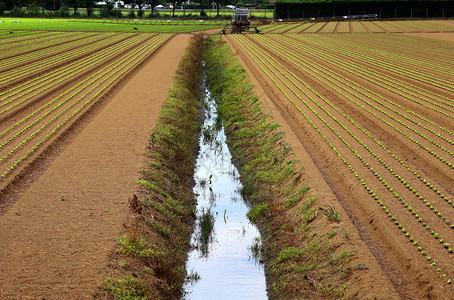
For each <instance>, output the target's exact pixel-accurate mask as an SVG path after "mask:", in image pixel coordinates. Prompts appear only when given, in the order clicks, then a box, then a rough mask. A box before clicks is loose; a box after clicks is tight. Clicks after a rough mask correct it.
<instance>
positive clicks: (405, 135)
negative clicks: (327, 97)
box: [312, 64, 454, 168]
mask: <svg viewBox="0 0 454 300" xmlns="http://www.w3.org/2000/svg"><path fill="white" fill-rule="evenodd" d="M312 65H314V64H312ZM318 66H319V65H318ZM319 68H320V67H319ZM325 74H327V72H325ZM330 76H332V75H330ZM330 81H331V80H330ZM331 82H332V81H331ZM350 82H351V81H350ZM333 83H334V82H333ZM342 88H343V87H342ZM343 89H344V90H345V88H343ZM355 90H356V89H355ZM357 91H358V90H357ZM363 94H364V93H363ZM364 95H366V96H367V94H364ZM368 98H370V99H373V98H372V97H371V96H368ZM350 100H351V101H352V102H353V103H355V104H356V105H357V106H359V107H360V108H362V109H364V110H366V111H367V112H369V113H370V114H372V115H373V116H374V117H376V118H377V119H379V120H381V121H382V122H384V123H385V124H387V125H388V126H390V127H391V128H393V129H394V130H396V131H397V132H399V133H400V134H402V135H403V136H404V137H406V138H407V139H409V140H410V141H412V142H413V143H415V144H416V145H418V146H419V147H420V148H422V149H424V150H425V151H427V152H428V153H429V154H430V155H432V156H434V157H435V158H437V159H438V160H440V161H441V162H443V163H444V164H446V165H447V166H449V167H450V168H454V165H453V163H451V161H449V160H448V159H446V158H445V157H443V156H441V155H439V154H438V153H436V152H435V151H433V150H432V149H431V148H429V147H426V146H424V145H423V144H422V143H421V142H420V141H418V140H416V139H415V138H413V137H412V136H410V135H408V134H406V133H405V132H403V131H402V130H400V129H399V128H397V127H396V126H394V125H393V124H392V123H390V122H389V121H386V120H385V119H383V118H381V117H380V116H378V115H377V114H375V113H374V112H372V111H370V110H369V109H368V108H366V107H365V106H364V105H362V104H360V103H358V102H356V101H354V100H352V99H351V98H350ZM361 100H362V101H363V102H365V103H367V104H368V105H370V106H372V107H373V108H375V109H376V110H378V111H380V112H381V113H383V114H385V115H387V116H388V117H390V118H392V119H393V120H395V121H397V122H398V123H400V124H401V125H403V126H404V127H406V128H408V129H410V130H411V131H413V132H414V133H416V134H418V135H419V136H420V137H422V138H424V139H425V140H427V141H428V142H430V143H432V144H433V145H435V146H437V147H438V148H440V149H441V150H443V151H445V152H446V153H447V154H449V155H450V156H453V157H454V152H453V151H450V150H448V149H447V148H446V147H444V146H442V145H440V144H439V143H438V142H436V141H434V140H432V139H430V138H429V137H427V136H426V135H424V134H422V133H420V132H419V131H417V130H416V129H414V128H413V127H412V126H408V125H407V124H405V123H403V122H402V121H401V120H399V119H397V118H396V117H394V116H392V115H391V114H389V113H387V112H385V111H383V110H382V109H380V108H379V107H377V106H376V105H374V104H372V103H370V102H368V101H367V100H366V99H365V98H361ZM373 100H374V99H373ZM374 101H376V102H379V101H378V100H374ZM380 103H381V102H380ZM392 110H393V111H395V110H394V109H392ZM395 112H397V111H395ZM397 113H398V112H397ZM398 114H400V113H398ZM407 118H408V119H411V118H409V117H407ZM413 123H416V124H419V123H418V122H416V121H414V120H413ZM421 126H422V127H423V128H424V129H426V128H427V127H426V126H423V125H421ZM427 129H428V128H427ZM429 131H430V132H434V133H435V131H433V130H429ZM448 132H449V131H448ZM449 133H450V134H452V133H451V132H449ZM435 135H436V136H437V137H439V138H441V139H443V140H444V141H446V142H448V143H449V144H453V145H454V141H452V140H451V139H450V138H446V137H444V136H442V135H441V134H439V133H435Z"/></svg>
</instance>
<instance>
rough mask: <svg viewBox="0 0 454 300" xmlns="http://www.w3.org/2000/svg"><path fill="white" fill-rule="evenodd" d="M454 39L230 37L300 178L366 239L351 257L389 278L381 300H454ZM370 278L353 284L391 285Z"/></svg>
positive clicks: (366, 286)
mask: <svg viewBox="0 0 454 300" xmlns="http://www.w3.org/2000/svg"><path fill="white" fill-rule="evenodd" d="M450 24H451V23H450ZM427 37H430V39H428V38H427ZM453 37H454V33H438V34H433V33H420V34H411V36H410V35H400V34H386V35H383V34H377V35H370V34H365V35H340V34H335V35H321V34H317V35H309V34H304V35H303V34H298V35H297V34H280V35H277V34H275V35H274V34H270V35H258V36H256V35H248V36H234V35H230V36H227V37H226V40H227V41H228V43H229V44H230V45H231V47H232V48H233V49H234V51H235V52H236V53H237V54H238V56H239V57H240V58H241V59H242V64H243V66H244V67H245V68H246V69H247V70H248V73H249V75H250V76H251V77H252V81H253V82H254V84H255V85H256V92H257V94H258V95H260V98H261V99H262V101H263V102H264V108H265V110H266V111H268V113H270V114H271V116H272V118H273V119H274V120H276V122H277V123H279V124H282V125H283V127H284V131H285V132H286V135H287V137H288V140H289V141H290V144H291V146H292V149H293V150H294V151H295V152H296V153H297V155H298V157H300V158H301V160H302V164H303V165H304V166H305V173H306V174H305V177H306V178H308V180H309V181H310V182H311V185H312V187H313V188H314V189H315V190H316V193H317V194H319V195H320V196H321V198H322V199H324V201H326V202H327V203H330V204H332V205H335V206H336V207H339V209H340V211H341V212H342V213H343V214H344V216H345V215H347V216H348V218H349V219H350V222H352V224H354V226H355V227H356V232H357V234H356V236H357V237H360V238H361V240H363V241H365V244H366V246H367V247H362V246H355V247H356V248H355V251H358V253H360V254H359V256H360V257H363V258H364V259H365V260H366V261H367V263H366V264H369V266H370V268H371V269H374V268H375V267H376V263H377V262H378V264H379V265H380V266H381V270H383V272H384V273H385V274H386V277H387V278H389V280H390V282H391V285H389V286H388V288H389V290H390V291H391V292H390V293H386V292H385V294H381V295H386V297H385V298H386V299H391V298H394V297H396V295H395V294H393V292H392V290H394V289H395V291H397V292H398V297H403V298H408V299H424V298H434V299H452V298H453V297H454V293H453V288H452V284H451V278H453V277H454V272H453V258H454V254H453V253H452V246H453V244H452V243H453V242H454V233H453V230H454V206H453V203H454V202H453V201H454V189H453V187H454V165H453V163H454V138H453V135H454V120H453V118H454V107H453V106H454V104H453V99H454V84H453V83H454V73H453V70H454V56H453V55H452V54H453V53H454V43H453V42H452V41H453ZM340 207H341V208H340ZM346 223H349V222H346ZM343 226H348V225H347V224H345V225H343ZM372 257H373V258H372ZM381 270H380V271H381ZM374 274H375V272H373V273H372V274H371V275H369V276H371V277H374ZM376 275H377V276H378V277H380V275H379V274H378V273H377V274H376ZM369 280H371V281H372V282H371V281H369ZM369 280H367V279H365V280H364V279H361V280H358V281H357V282H355V283H354V284H353V285H352V287H353V289H354V290H364V289H369V288H370V287H371V286H374V287H376V285H377V284H378V285H380V284H385V285H386V282H384V281H380V283H379V282H376V281H375V278H369ZM374 281H375V284H374V283H373V282H374ZM376 292H380V293H381V292H383V291H376ZM380 293H372V294H369V295H363V297H367V298H374V297H378V298H381V296H379V295H380ZM385 298H383V299H385Z"/></svg>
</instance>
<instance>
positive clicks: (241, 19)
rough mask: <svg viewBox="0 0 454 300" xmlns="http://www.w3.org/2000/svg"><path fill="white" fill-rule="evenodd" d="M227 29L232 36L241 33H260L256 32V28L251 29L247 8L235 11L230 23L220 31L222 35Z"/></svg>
mask: <svg viewBox="0 0 454 300" xmlns="http://www.w3.org/2000/svg"><path fill="white" fill-rule="evenodd" d="M251 28H252V29H251ZM227 29H230V33H232V34H241V33H242V32H252V33H260V30H258V29H257V27H251V19H250V18H249V12H248V9H247V8H237V9H236V11H235V14H234V15H233V18H232V22H231V23H230V24H227V25H225V27H224V29H222V31H221V32H222V34H225V33H226V30H227Z"/></svg>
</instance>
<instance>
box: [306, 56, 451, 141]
mask: <svg viewBox="0 0 454 300" xmlns="http://www.w3.org/2000/svg"><path fill="white" fill-rule="evenodd" d="M320 54H321V53H320ZM320 57H325V58H326V59H328V58H329V59H330V60H331V61H330V64H332V65H335V66H336V67H338V68H340V69H342V70H344V71H347V72H349V73H350V74H354V75H356V76H358V77H360V78H364V79H366V80H368V81H370V82H371V83H373V84H374V85H377V86H380V87H382V88H384V89H387V90H389V91H392V92H393V93H396V94H398V95H400V96H401V97H403V98H406V99H408V100H410V101H413V102H416V103H418V104H421V105H425V106H426V107H427V105H426V104H425V103H422V102H419V101H418V100H417V99H419V98H421V97H418V96H416V95H415V97H417V99H416V98H411V97H409V96H407V95H405V94H404V90H403V89H399V88H397V89H398V90H392V89H390V88H389V87H387V86H386V84H387V83H386V77H385V76H381V77H380V76H379V74H378V72H370V71H369V70H368V69H367V68H364V67H362V66H361V65H359V64H354V63H353V62H349V63H347V62H346V61H345V60H342V61H341V60H339V59H337V58H336V56H321V55H320ZM307 60H308V59H307ZM312 63H314V62H313V61H312ZM314 64H315V63H314ZM325 69H326V68H325ZM374 76H377V77H376V78H378V79H377V81H373V80H372V79H371V78H373V77H374ZM387 78H388V81H392V79H391V78H390V77H389V76H387ZM344 79H345V80H347V81H349V82H350V83H353V84H354V85H356V86H358V87H360V88H362V89H365V90H366V91H367V92H369V93H371V94H373V95H375V96H377V97H379V98H381V99H382V100H383V101H384V102H387V103H389V104H391V105H393V106H396V107H398V108H399V109H401V110H403V111H405V112H407V113H409V114H412V115H413V116H415V117H416V118H418V119H420V120H423V121H424V122H427V123H430V124H431V125H433V126H435V127H437V128H438V129H440V130H442V131H444V132H447V133H448V134H449V135H452V136H454V133H452V132H450V131H449V130H447V129H446V128H444V127H442V126H440V125H438V124H436V123H435V122H433V121H431V120H428V119H427V118H425V117H423V116H421V115H418V114H416V113H415V112H413V111H410V110H408V109H406V108H405V107H402V106H401V105H399V104H397V103H395V102H393V101H392V100H390V99H388V98H386V97H383V96H381V95H379V94H377V93H375V92H373V91H371V90H369V89H367V88H365V87H362V86H359V85H358V84H356V83H354V82H352V81H351V80H348V79H347V78H344ZM405 85H406V87H407V86H411V84H406V83H405ZM413 87H414V88H417V87H415V86H413ZM399 90H400V91H401V92H399ZM366 96H367V97H369V98H370V96H368V95H366ZM440 97H442V98H445V97H443V96H440ZM433 99H436V98H433ZM445 100H448V99H447V98H445ZM374 101H376V102H377V103H379V104H381V105H383V106H385V107H387V108H389V107H388V106H386V105H385V104H383V102H381V101H378V100H376V99H375V100H374ZM448 102H449V101H445V102H443V103H444V104H447V103H448ZM389 109H391V108H389ZM435 110H437V109H435ZM393 111H394V110H393ZM437 111H438V112H440V113H443V114H445V115H450V114H447V113H444V112H441V111H439V110H437ZM395 112H396V113H399V112H398V111H395ZM400 114H401V113H399V115H400ZM401 115H402V116H403V117H404V118H406V119H407V120H409V121H410V122H412V123H414V124H417V125H418V126H421V127H423V128H424V129H426V130H428V131H430V132H431V133H433V134H435V135H437V136H438V137H439V138H441V139H443V140H444V141H447V142H449V143H450V144H452V143H453V141H451V140H450V139H449V138H446V137H444V136H441V135H440V134H439V133H437V132H435V131H433V130H431V129H429V128H428V127H426V126H424V125H423V124H421V123H419V122H418V121H415V120H413V119H411V118H409V117H407V116H406V115H405V114H403V113H402V114H401Z"/></svg>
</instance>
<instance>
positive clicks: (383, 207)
mask: <svg viewBox="0 0 454 300" xmlns="http://www.w3.org/2000/svg"><path fill="white" fill-rule="evenodd" d="M240 47H242V48H243V50H245V51H246V52H247V53H248V54H249V55H250V57H251V58H252V59H253V60H254V61H255V62H256V63H257V65H259V67H260V68H261V69H262V71H263V72H264V73H265V74H266V75H267V76H268V77H269V78H270V79H271V80H272V81H273V83H274V84H275V85H276V86H277V87H278V88H279V90H281V92H282V93H283V94H284V95H285V96H286V97H287V99H289V100H290V101H291V102H292V103H293V104H294V105H295V107H296V108H297V109H298V110H299V111H300V112H301V113H302V114H303V115H304V117H305V118H306V119H307V120H308V121H309V123H310V124H311V125H312V126H313V127H314V129H315V130H316V131H317V132H318V133H319V134H320V135H321V136H322V138H323V139H324V140H325V142H327V143H328V144H329V146H330V147H331V149H333V150H334V151H335V152H336V154H337V156H338V157H339V158H340V159H341V160H342V161H343V163H344V164H346V165H347V167H348V168H349V170H350V171H351V172H352V173H353V174H355V177H356V178H357V180H358V181H359V182H360V183H361V185H362V186H363V187H364V189H366V190H367V191H368V193H370V194H371V195H373V198H374V200H376V202H377V203H378V204H379V205H380V206H381V207H382V209H383V211H384V212H385V213H386V214H387V216H388V217H390V219H391V220H392V221H393V222H394V223H395V224H396V225H397V226H398V227H399V229H400V230H401V232H402V233H403V234H405V236H406V237H408V238H409V239H410V241H411V242H412V243H413V245H414V246H417V247H418V248H417V250H418V251H420V252H421V254H422V255H424V256H426V259H427V260H428V261H432V263H431V265H432V266H436V262H435V259H434V258H432V257H431V256H430V255H428V254H427V251H426V250H424V249H423V247H422V246H418V245H419V243H418V242H417V241H416V240H415V239H414V238H413V236H411V235H410V233H409V232H408V231H407V230H406V229H405V226H404V225H403V224H401V223H400V222H399V221H398V220H397V218H396V217H395V216H394V215H393V214H392V213H391V212H390V210H389V208H387V207H386V206H385V205H384V203H383V202H382V201H381V200H380V199H379V198H378V196H377V195H376V193H375V192H374V191H373V190H372V189H371V188H370V187H369V186H368V185H367V184H366V183H365V181H364V179H363V178H362V177H361V176H360V175H359V174H358V173H357V172H356V171H355V169H354V168H353V166H352V165H351V164H350V163H349V162H348V161H347V159H346V158H345V157H344V156H343V155H342V154H341V153H340V152H339V150H337V148H336V147H335V145H334V144H333V143H332V142H331V141H329V139H328V138H327V137H326V136H325V135H324V134H323V133H322V132H321V130H320V129H319V128H318V127H317V126H316V125H315V123H314V122H313V121H312V120H311V119H310V117H309V116H308V115H307V114H306V113H305V112H304V111H303V110H302V109H301V108H299V106H298V105H297V104H296V103H295V102H294V101H293V100H292V99H291V98H290V97H289V96H288V95H287V94H286V93H285V91H284V90H283V88H282V87H281V86H280V85H279V84H278V83H277V82H276V81H275V80H274V79H273V78H272V77H271V76H270V75H269V73H268V71H266V70H265V69H264V68H263V67H262V66H261V65H260V64H259V63H258V61H257V60H256V59H255V58H254V57H252V53H255V52H254V51H253V50H252V49H250V48H247V47H246V46H245V45H244V44H243V45H240ZM255 55H257V54H255ZM259 59H260V58H259ZM262 63H263V64H264V65H265V66H267V64H266V63H265V62H263V61H262ZM267 67H268V66H267ZM268 69H269V70H270V71H271V72H272V73H273V74H274V75H275V76H276V77H277V78H279V79H280V80H281V81H282V82H283V83H284V85H287V84H286V83H285V81H283V80H282V79H281V78H280V76H279V75H278V74H277V73H275V72H274V71H273V70H272V69H271V68H269V67H268ZM287 87H288V88H290V87H289V86H288V85H287ZM296 95H297V94H296ZM299 99H300V100H301V101H302V102H303V103H305V105H306V106H307V107H308V108H309V109H311V110H312V112H313V113H315V114H316V115H317V116H318V117H319V119H320V120H322V121H323V122H324V123H325V126H327V127H328V128H330V129H331V130H332V131H333V133H334V134H336V136H338V137H339V138H341V140H343V141H344V143H345V144H346V145H348V143H346V142H345V140H344V139H342V137H341V136H340V135H339V133H337V132H335V130H334V129H333V128H332V127H331V126H330V125H329V124H328V123H327V122H326V121H325V120H323V118H321V116H320V115H319V114H318V113H317V112H315V111H314V110H313V109H312V108H311V107H310V106H308V105H307V103H306V102H305V101H304V100H303V99H302V98H301V97H299ZM348 146H349V145H348ZM349 149H350V150H351V151H352V152H353V153H354V154H355V156H356V157H357V158H359V159H360V161H361V162H362V163H363V164H364V165H365V166H366V167H368V165H369V164H367V163H366V162H365V160H364V159H363V158H361V156H360V155H359V154H358V153H357V152H356V151H354V149H353V148H352V147H351V146H350V147H349ZM368 168H370V167H368ZM369 170H370V169H369ZM372 170H373V169H372ZM374 172H375V171H374ZM394 195H396V193H395V192H394ZM397 197H399V199H400V200H401V201H402V202H401V204H402V205H403V206H404V207H406V209H408V207H409V205H408V204H407V203H406V202H404V201H403V200H402V199H401V198H400V196H399V195H398V194H397ZM408 210H409V211H410V212H411V213H412V214H413V213H414V215H416V214H417V213H416V211H415V210H414V208H410V209H408ZM419 219H420V218H419V217H418V220H419ZM421 221H422V219H421ZM429 229H430V227H429ZM433 235H434V238H435V239H438V238H439V235H438V234H435V233H433ZM440 240H441V239H440ZM442 243H443V244H444V245H445V247H446V246H449V244H446V243H445V241H444V239H443V240H442ZM448 251H449V253H452V249H451V248H449V249H448ZM437 271H439V272H441V271H442V270H441V268H437ZM446 276H447V275H446V274H445V273H444V272H443V273H442V275H441V277H443V278H444V277H446ZM446 282H447V283H448V284H451V283H452V280H451V279H450V278H449V279H448V280H447V281H446Z"/></svg>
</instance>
